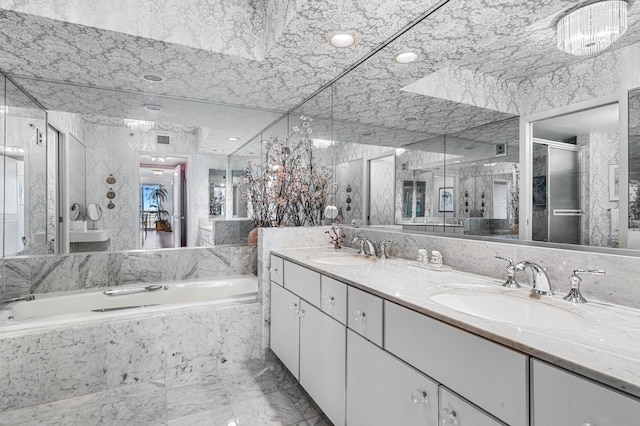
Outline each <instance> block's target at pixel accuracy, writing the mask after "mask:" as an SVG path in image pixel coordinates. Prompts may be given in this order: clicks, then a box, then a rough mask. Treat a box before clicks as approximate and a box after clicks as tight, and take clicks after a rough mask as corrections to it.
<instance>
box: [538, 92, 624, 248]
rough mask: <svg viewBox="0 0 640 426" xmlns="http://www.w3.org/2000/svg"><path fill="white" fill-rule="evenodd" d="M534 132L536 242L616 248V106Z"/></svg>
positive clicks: (556, 120)
mask: <svg viewBox="0 0 640 426" xmlns="http://www.w3.org/2000/svg"><path fill="white" fill-rule="evenodd" d="M532 129H533V132H532V134H533V139H532V144H533V145H532V154H533V157H532V164H533V167H532V187H531V193H532V201H533V202H532V211H531V219H532V222H531V223H532V227H531V236H532V239H533V240H534V241H546V242H556V243H568V244H581V245H589V246H595V247H618V246H619V233H620V231H619V217H620V210H619V209H620V206H619V198H620V196H619V182H618V179H619V177H618V175H617V173H618V169H619V159H618V152H619V137H618V103H612V104H608V105H604V106H599V107H595V108H590V109H586V110H580V111H576V112H572V113H569V114H562V115H558V116H552V117H549V118H545V119H543V120H539V121H535V122H533V124H532Z"/></svg>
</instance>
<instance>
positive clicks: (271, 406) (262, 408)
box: [231, 391, 303, 426]
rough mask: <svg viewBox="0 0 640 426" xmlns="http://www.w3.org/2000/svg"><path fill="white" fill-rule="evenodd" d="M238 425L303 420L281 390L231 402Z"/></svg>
mask: <svg viewBox="0 0 640 426" xmlns="http://www.w3.org/2000/svg"><path fill="white" fill-rule="evenodd" d="M231 406H232V408H233V412H234V414H235V415H236V418H237V419H238V424H239V425H265V426H266V425H274V426H275V425H281V426H287V425H295V424H299V423H300V422H302V421H303V419H302V416H301V415H300V413H299V412H298V410H296V407H295V406H294V405H293V403H292V402H291V401H290V400H289V398H288V397H287V395H285V394H284V393H283V392H281V391H277V392H273V393H270V394H267V395H261V396H258V397H256V398H252V399H247V400H243V401H235V402H232V403H231Z"/></svg>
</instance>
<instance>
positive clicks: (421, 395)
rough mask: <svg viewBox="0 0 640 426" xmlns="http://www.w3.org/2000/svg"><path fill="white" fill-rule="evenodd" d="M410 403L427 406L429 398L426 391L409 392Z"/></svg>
mask: <svg viewBox="0 0 640 426" xmlns="http://www.w3.org/2000/svg"><path fill="white" fill-rule="evenodd" d="M411 401H413V403H414V404H428V403H429V397H428V396H427V391H425V390H423V389H416V390H414V391H413V392H411Z"/></svg>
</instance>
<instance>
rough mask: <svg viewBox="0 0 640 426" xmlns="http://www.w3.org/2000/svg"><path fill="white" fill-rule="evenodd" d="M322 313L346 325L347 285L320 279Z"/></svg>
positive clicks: (326, 278)
mask: <svg viewBox="0 0 640 426" xmlns="http://www.w3.org/2000/svg"><path fill="white" fill-rule="evenodd" d="M321 283H322V291H321V294H322V311H323V312H324V313H325V314H328V315H330V316H332V317H333V318H335V319H336V320H338V321H340V322H341V323H342V324H346V323H347V285H346V284H345V283H343V282H340V281H338V280H334V279H333V278H329V277H325V276H324V275H323V276H322V278H321Z"/></svg>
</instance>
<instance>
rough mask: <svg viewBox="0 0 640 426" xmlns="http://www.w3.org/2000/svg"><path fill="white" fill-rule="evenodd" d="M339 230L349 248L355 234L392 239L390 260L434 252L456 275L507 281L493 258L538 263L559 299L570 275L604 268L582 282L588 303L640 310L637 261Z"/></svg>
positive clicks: (529, 247) (503, 265) (548, 249)
mask: <svg viewBox="0 0 640 426" xmlns="http://www.w3.org/2000/svg"><path fill="white" fill-rule="evenodd" d="M342 230H343V232H344V233H345V234H346V238H345V241H346V242H347V243H350V242H351V241H352V240H353V238H354V237H355V236H356V235H358V236H363V237H367V238H369V239H370V240H371V241H378V242H380V241H384V240H392V241H393V244H391V245H390V246H389V249H388V253H389V254H390V256H391V257H397V258H403V259H414V258H415V257H416V255H417V253H418V249H421V248H424V249H426V250H427V251H428V252H429V254H431V251H433V250H438V251H439V252H440V253H442V255H443V257H444V264H445V265H451V266H453V267H454V268H455V269H457V270H459V271H466V272H473V273H476V274H482V275H487V276H489V277H494V278H498V279H506V276H507V275H506V274H507V271H506V269H505V268H506V263H505V262H503V261H501V260H498V259H495V256H496V255H500V256H503V257H508V258H510V259H513V260H514V261H516V262H518V261H522V260H529V261H532V262H536V263H538V264H540V265H541V266H543V267H544V268H546V270H547V274H548V275H549V278H550V279H551V285H552V286H553V288H554V289H555V292H556V294H557V295H562V296H564V295H565V294H566V293H568V292H569V288H570V283H569V276H571V274H572V272H573V270H574V269H578V268H582V269H604V270H605V271H606V275H604V276H595V275H588V276H584V277H583V278H584V279H583V281H582V285H581V290H582V294H583V295H584V297H585V298H586V299H587V300H600V301H603V302H609V303H615V304H618V305H623V306H628V307H631V308H636V309H640V286H639V285H638V284H637V274H638V272H639V271H640V257H635V256H628V255H622V254H609V253H594V252H588V251H577V250H571V249H559V248H551V247H536V246H533V245H526V244H522V245H520V244H511V243H506V242H501V241H500V240H498V239H496V241H486V240H484V241H481V240H472V239H468V238H455V237H446V236H440V235H431V234H411V233H406V232H402V231H394V230H387V229H384V230H383V229H376V228H369V227H366V228H353V227H343V228H342ZM348 245H350V244H348ZM354 247H355V246H354ZM570 247H571V246H570ZM517 278H518V279H519V280H520V281H521V282H522V283H525V284H526V283H527V278H526V277H525V275H523V274H518V275H517Z"/></svg>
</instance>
